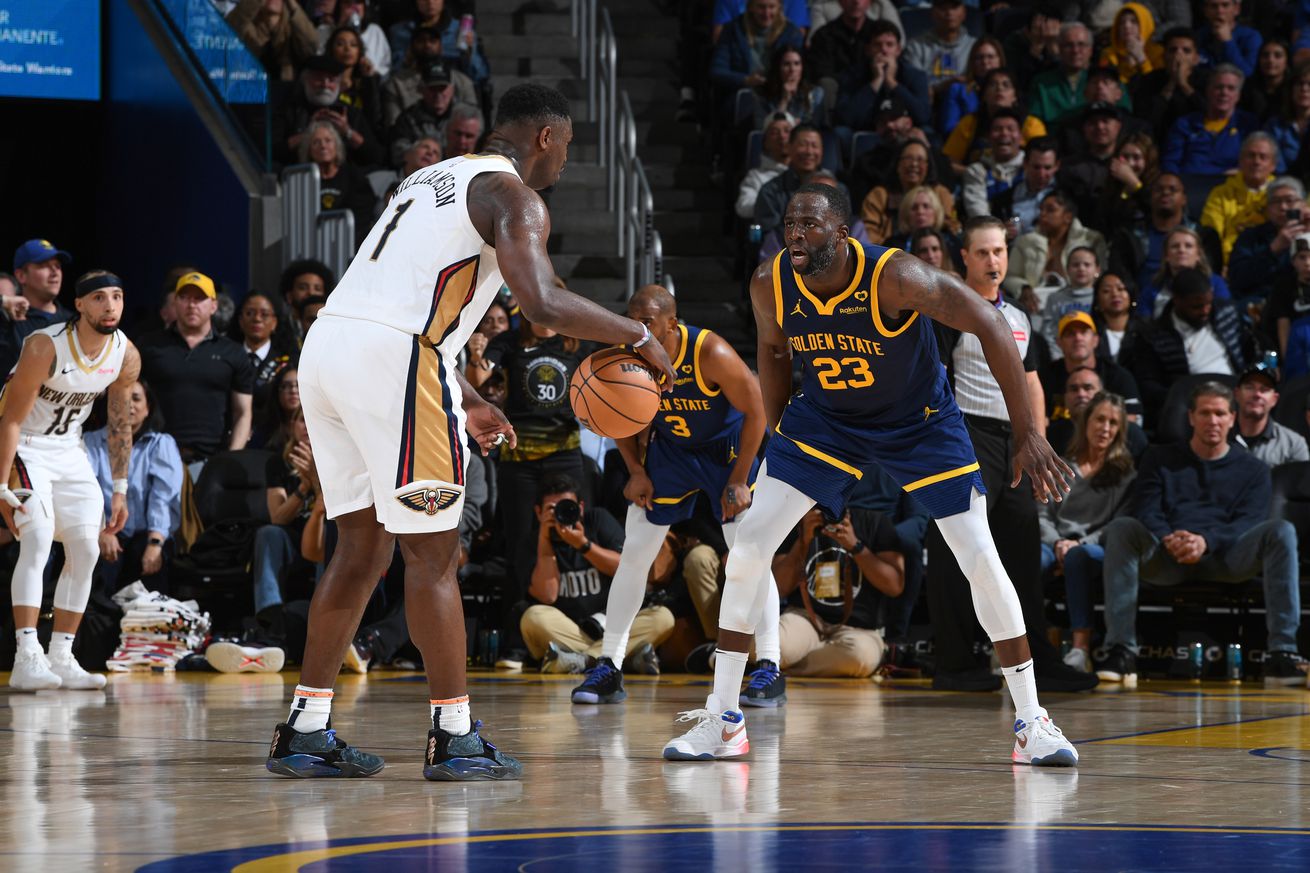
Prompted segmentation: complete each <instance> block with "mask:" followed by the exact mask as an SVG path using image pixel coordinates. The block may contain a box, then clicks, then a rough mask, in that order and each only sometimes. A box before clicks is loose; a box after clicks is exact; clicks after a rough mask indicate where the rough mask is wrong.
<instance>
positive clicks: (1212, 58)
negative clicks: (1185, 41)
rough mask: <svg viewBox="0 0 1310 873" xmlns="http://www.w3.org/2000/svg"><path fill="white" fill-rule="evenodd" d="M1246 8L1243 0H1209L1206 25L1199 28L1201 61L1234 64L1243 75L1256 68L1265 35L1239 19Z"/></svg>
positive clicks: (1203, 13)
mask: <svg viewBox="0 0 1310 873" xmlns="http://www.w3.org/2000/svg"><path fill="white" fill-rule="evenodd" d="M1241 12H1242V3H1241V0H1205V4H1204V6H1203V7H1202V15H1204V16H1205V20H1206V25H1205V26H1204V27H1200V28H1198V29H1197V31H1196V42H1197V46H1198V47H1199V48H1200V49H1201V61H1202V63H1204V64H1207V65H1209V66H1214V67H1217V66H1219V65H1220V64H1233V65H1234V66H1236V67H1237V68H1238V69H1239V70H1241V71H1242V74H1243V75H1246V76H1249V75H1251V74H1252V73H1254V72H1255V62H1256V58H1257V56H1258V55H1259V54H1260V46H1261V44H1263V42H1264V37H1262V36H1260V32H1259V31H1258V30H1256V29H1254V28H1251V27H1247V26H1246V25H1244V24H1238V23H1237V16H1238V15H1240V14H1241Z"/></svg>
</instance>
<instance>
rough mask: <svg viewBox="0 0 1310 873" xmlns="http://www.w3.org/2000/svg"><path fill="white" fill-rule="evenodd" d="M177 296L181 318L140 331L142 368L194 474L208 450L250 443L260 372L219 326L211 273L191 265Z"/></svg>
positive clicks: (169, 428)
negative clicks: (197, 270) (143, 333)
mask: <svg viewBox="0 0 1310 873" xmlns="http://www.w3.org/2000/svg"><path fill="white" fill-rule="evenodd" d="M173 297H174V299H175V301H176V309H177V323H176V324H174V325H173V326H172V327H171V328H166V329H164V330H160V331H156V332H154V333H151V334H147V335H146V336H143V337H141V340H140V343H139V346H140V349H141V372H142V374H143V375H144V376H145V378H146V381H148V382H149V383H150V385H151V387H153V388H154V390H155V394H156V395H158V397H159V406H160V408H161V409H162V411H163V413H164V421H165V422H167V424H168V432H169V433H170V434H171V435H172V436H173V439H175V440H177V445H178V450H179V451H180V452H181V453H182V460H183V461H184V462H185V463H186V464H187V465H188V466H189V468H190V470H191V475H192V477H193V478H194V477H196V476H199V475H200V469H201V467H203V466H204V462H205V461H206V460H207V459H208V458H209V457H210V456H212V455H214V454H217V453H218V452H220V451H222V450H223V449H233V450H235V449H243V448H245V446H246V442H247V441H248V440H249V439H250V424H251V415H252V412H251V403H252V400H251V395H252V393H253V391H254V383H255V373H254V369H253V368H252V367H251V366H250V358H249V356H247V355H246V353H245V351H244V350H243V349H242V348H241V346H240V345H239V344H238V343H236V342H234V341H233V340H230V339H228V338H227V337H225V336H220V335H218V334H216V333H215V332H214V328H213V321H212V319H213V316H214V311H215V309H217V302H216V301H217V298H218V294H217V292H216V291H215V289H214V281H213V280H212V279H210V278H209V277H208V276H206V275H205V274H203V273H187V274H186V275H184V276H182V277H181V278H180V279H178V280H177V287H176V290H175V291H174V294H173Z"/></svg>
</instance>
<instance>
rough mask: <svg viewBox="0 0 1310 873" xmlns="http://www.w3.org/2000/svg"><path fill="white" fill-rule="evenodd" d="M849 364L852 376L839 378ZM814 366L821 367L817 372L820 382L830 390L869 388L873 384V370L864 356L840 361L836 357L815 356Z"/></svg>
mask: <svg viewBox="0 0 1310 873" xmlns="http://www.w3.org/2000/svg"><path fill="white" fill-rule="evenodd" d="M847 365H849V366H850V378H846V379H838V378H837V377H838V376H840V375H842V373H843V371H845V370H846V367H847ZM814 366H816V367H818V368H819V369H818V371H817V372H816V373H815V375H816V376H818V377H819V384H820V385H822V386H823V387H824V388H825V389H827V390H828V391H845V390H846V389H847V388H868V387H869V386H870V385H872V384H873V372H872V371H871V370H870V369H869V362H868V361H866V360H865V359H864V358H842V359H841V360H840V361H838V360H837V359H836V358H815V359H814Z"/></svg>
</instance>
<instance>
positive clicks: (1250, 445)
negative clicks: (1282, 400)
mask: <svg viewBox="0 0 1310 873" xmlns="http://www.w3.org/2000/svg"><path fill="white" fill-rule="evenodd" d="M1233 394H1234V396H1235V397H1236V398H1237V427H1235V428H1233V432H1232V433H1231V434H1230V436H1229V438H1230V439H1231V440H1232V441H1233V442H1235V443H1237V444H1238V445H1240V446H1244V447H1245V448H1246V450H1247V451H1248V452H1250V453H1251V454H1253V455H1255V456H1256V457H1257V458H1259V459H1260V460H1262V461H1264V462H1265V464H1267V465H1268V466H1269V467H1271V468H1272V467H1277V466H1278V465H1279V464H1287V463H1290V462H1291V461H1310V448H1307V446H1306V442H1305V437H1303V436H1301V435H1300V434H1299V433H1297V432H1296V431H1294V430H1292V429H1291V428H1289V427H1283V426H1282V425H1281V424H1279V423H1278V422H1276V421H1274V418H1273V412H1274V407H1275V406H1277V405H1278V371H1277V370H1276V369H1274V368H1273V367H1271V366H1269V365H1268V364H1266V363H1265V362H1264V361H1260V362H1258V363H1255V364H1252V365H1251V366H1249V367H1247V368H1246V369H1245V370H1243V371H1242V378H1241V379H1239V380H1238V382H1237V390H1236V391H1234V392H1233Z"/></svg>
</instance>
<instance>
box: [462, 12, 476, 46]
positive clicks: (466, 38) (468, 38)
mask: <svg viewBox="0 0 1310 873" xmlns="http://www.w3.org/2000/svg"><path fill="white" fill-rule="evenodd" d="M473 40H474V36H473V16H472V15H469V14H467V13H465V14H464V15H461V16H460V17H459V50H460V51H462V52H471V51H473Z"/></svg>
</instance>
